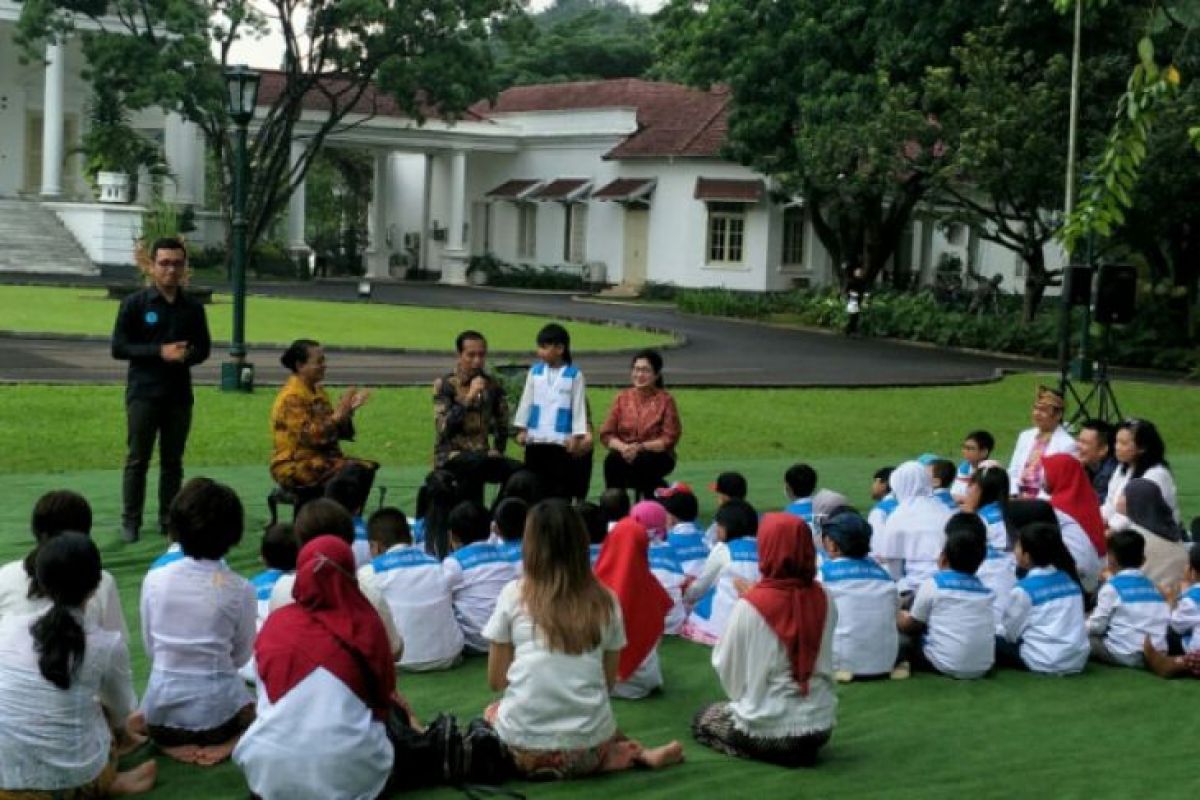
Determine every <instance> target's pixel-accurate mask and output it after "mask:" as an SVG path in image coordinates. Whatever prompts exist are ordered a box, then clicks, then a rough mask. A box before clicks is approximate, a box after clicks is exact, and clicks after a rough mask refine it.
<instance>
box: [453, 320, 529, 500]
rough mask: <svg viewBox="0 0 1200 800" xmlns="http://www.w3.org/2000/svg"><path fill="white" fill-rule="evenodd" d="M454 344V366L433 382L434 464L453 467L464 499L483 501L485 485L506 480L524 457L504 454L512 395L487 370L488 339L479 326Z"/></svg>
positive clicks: (460, 336)
mask: <svg viewBox="0 0 1200 800" xmlns="http://www.w3.org/2000/svg"><path fill="white" fill-rule="evenodd" d="M454 346H455V348H456V349H457V350H458V364H457V366H456V367H455V370H454V371H453V372H451V373H449V374H448V375H444V376H443V377H441V378H438V379H437V380H436V381H434V382H433V419H434V427H435V430H436V433H437V439H436V441H435V442H434V446H433V466H434V467H435V468H437V469H446V470H449V471H451V472H453V473H454V475H455V477H457V478H458V481H459V483H460V488H461V492H462V497H463V498H464V499H473V500H479V501H481V502H482V500H483V485H484V484H485V483H500V484H502V483H504V481H506V480H508V476H509V475H511V474H512V473H513V472H515V471H517V470H518V469H520V468H521V462H519V461H516V460H514V459H511V458H506V457H505V456H504V448H505V446H506V445H507V444H508V423H509V414H508V399H507V398H506V397H505V396H504V387H502V386H501V385H500V383H499V381H497V380H496V379H495V378H493V377H492V376H490V375H488V374H487V372H486V371H485V370H484V366H485V364H486V362H487V340H486V339H484V338H483V334H481V333H479V332H477V331H463V332H462V333H460V334H459V335H458V337H457V338H456V339H455V340H454Z"/></svg>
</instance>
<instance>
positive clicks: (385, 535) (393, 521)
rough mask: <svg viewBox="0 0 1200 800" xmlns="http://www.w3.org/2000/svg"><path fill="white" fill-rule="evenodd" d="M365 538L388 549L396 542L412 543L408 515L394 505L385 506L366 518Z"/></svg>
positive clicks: (396, 543)
mask: <svg viewBox="0 0 1200 800" xmlns="http://www.w3.org/2000/svg"><path fill="white" fill-rule="evenodd" d="M367 540H368V541H371V542H374V543H375V544H378V545H379V546H380V548H382V549H383V550H385V551H386V550H390V549H391V548H393V547H395V546H396V545H398V544H412V530H411V529H410V528H409V526H408V517H406V516H404V512H403V511H401V510H400V509H398V508H396V507H395V506H385V507H383V508H381V509H379V510H378V511H376V512H375V513H374V514H372V515H371V518H370V519H369V520H367Z"/></svg>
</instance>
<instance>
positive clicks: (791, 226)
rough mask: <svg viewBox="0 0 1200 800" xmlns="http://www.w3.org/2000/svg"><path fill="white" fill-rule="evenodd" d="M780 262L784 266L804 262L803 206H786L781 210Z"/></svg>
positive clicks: (798, 264) (797, 264)
mask: <svg viewBox="0 0 1200 800" xmlns="http://www.w3.org/2000/svg"><path fill="white" fill-rule="evenodd" d="M780 264H782V265H783V266H785V267H799V266H801V265H803V264H804V207H803V206H788V207H787V208H785V209H784V210H783V254H782V256H781V258H780Z"/></svg>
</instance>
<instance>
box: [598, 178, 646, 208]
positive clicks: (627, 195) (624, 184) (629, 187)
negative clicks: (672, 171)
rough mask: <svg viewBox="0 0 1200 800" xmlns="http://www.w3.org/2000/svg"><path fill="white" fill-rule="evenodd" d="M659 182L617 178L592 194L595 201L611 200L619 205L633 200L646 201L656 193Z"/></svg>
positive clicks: (644, 179)
mask: <svg viewBox="0 0 1200 800" xmlns="http://www.w3.org/2000/svg"><path fill="white" fill-rule="evenodd" d="M657 183H658V181H657V180H656V179H654V178H617V179H616V180H615V181H613V182H612V183H610V184H607V185H606V186H604V187H603V188H601V189H600V190H599V191H597V192H593V193H592V199H593V200H611V201H614V202H617V203H628V202H631V201H633V200H645V199H646V198H647V197H649V196H650V193H651V192H653V191H654V187H655V185H656V184H657Z"/></svg>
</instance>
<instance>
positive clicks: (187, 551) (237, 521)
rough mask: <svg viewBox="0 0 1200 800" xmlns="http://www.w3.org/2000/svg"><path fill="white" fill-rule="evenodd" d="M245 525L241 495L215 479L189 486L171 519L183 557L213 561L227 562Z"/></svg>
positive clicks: (179, 497)
mask: <svg viewBox="0 0 1200 800" xmlns="http://www.w3.org/2000/svg"><path fill="white" fill-rule="evenodd" d="M244 522H245V512H244V510H243V509H242V501H241V500H240V499H238V496H237V492H235V491H233V489H231V488H229V487H228V486H226V485H225V484H223V483H217V482H216V481H214V480H212V479H211V478H192V479H191V480H190V481H188V482H187V483H185V484H184V485H183V488H182V489H180V490H179V494H177V495H175V499H174V500H173V501H172V502H171V508H170V511H169V512H168V515H167V527H168V528H169V529H170V531H171V538H172V539H174V540H175V541H176V542H179V547H180V549H182V550H183V554H184V555H186V556H190V557H191V558H201V559H208V560H210V561H215V560H217V559H220V558H224V557H225V554H226V553H228V552H229V551H230V550H231V549H233V547H234V546H235V545H237V543H238V542H240V541H241V540H242V530H243V525H244ZM351 538H353V534H352V537H351Z"/></svg>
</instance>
